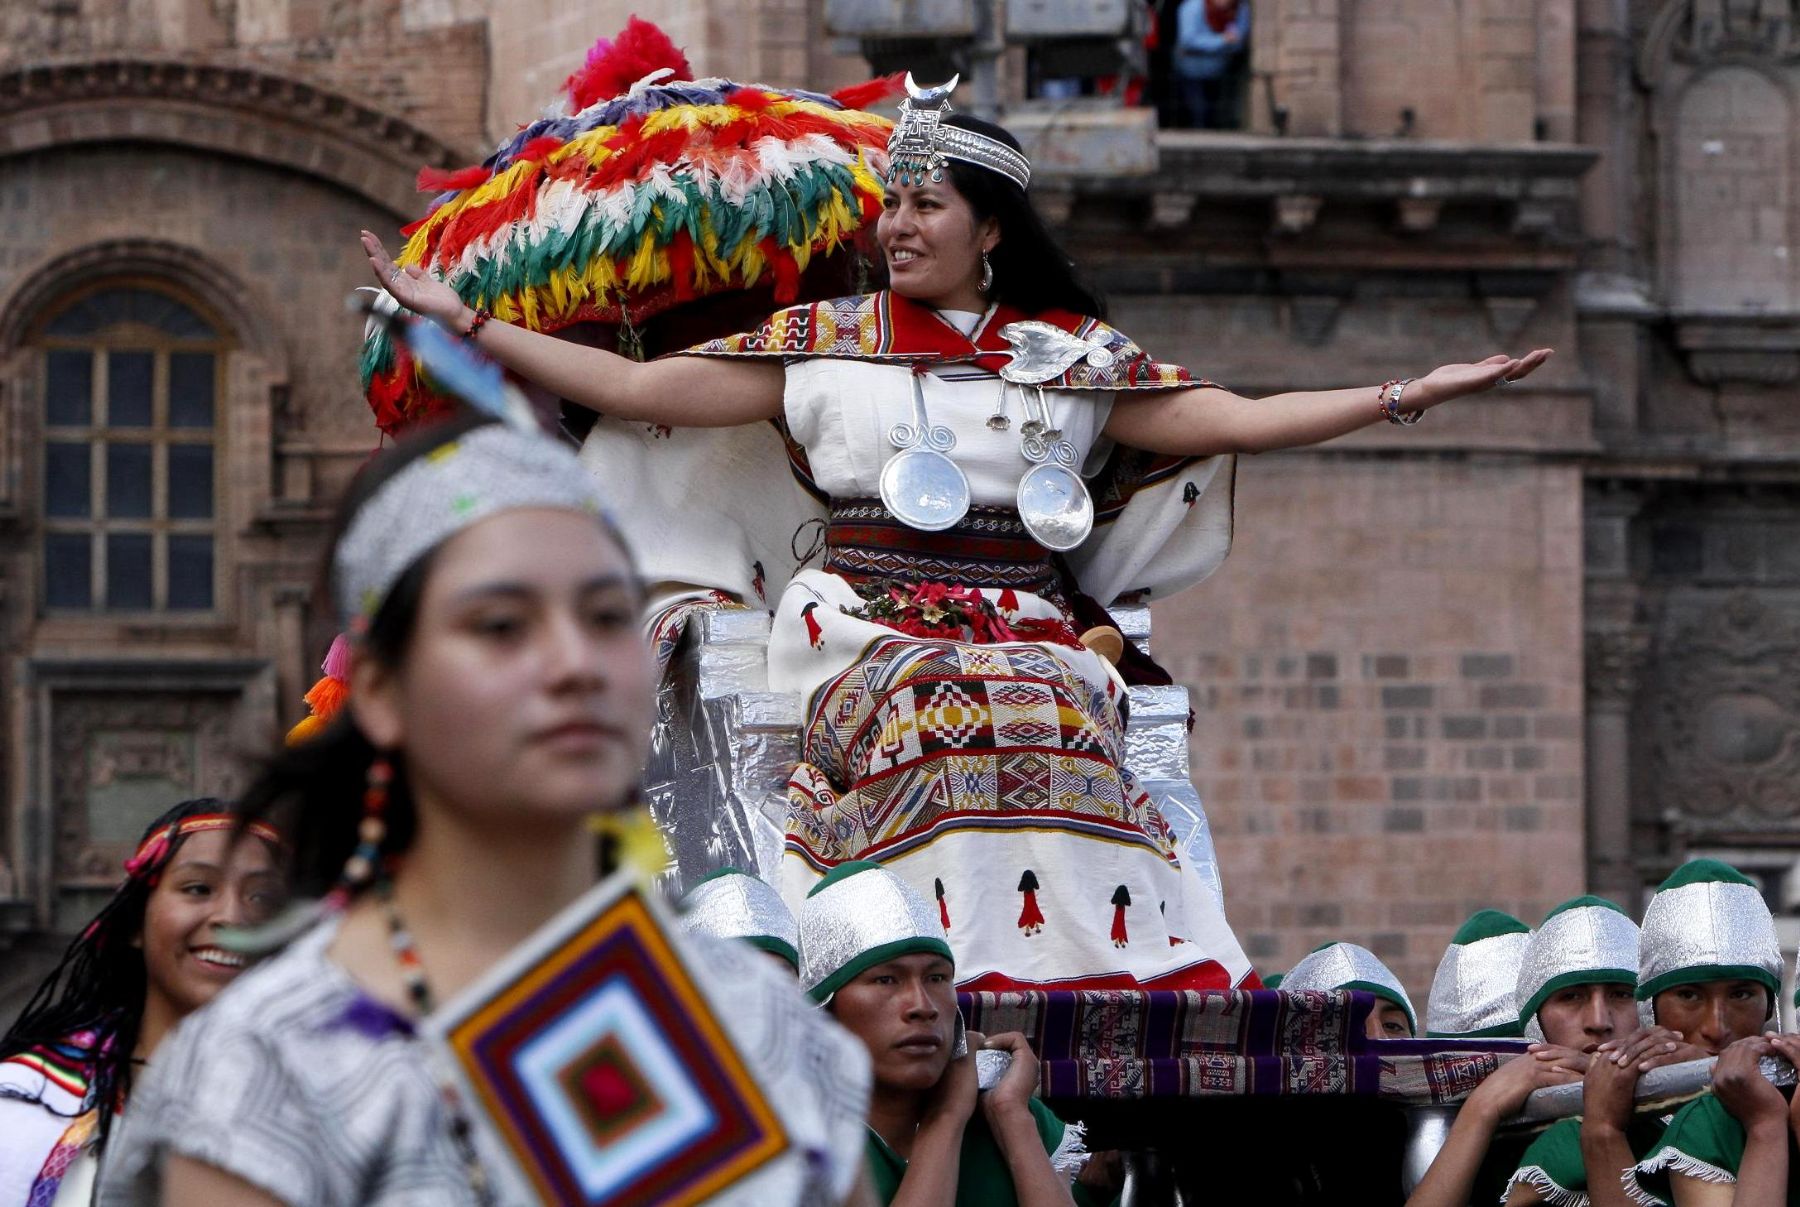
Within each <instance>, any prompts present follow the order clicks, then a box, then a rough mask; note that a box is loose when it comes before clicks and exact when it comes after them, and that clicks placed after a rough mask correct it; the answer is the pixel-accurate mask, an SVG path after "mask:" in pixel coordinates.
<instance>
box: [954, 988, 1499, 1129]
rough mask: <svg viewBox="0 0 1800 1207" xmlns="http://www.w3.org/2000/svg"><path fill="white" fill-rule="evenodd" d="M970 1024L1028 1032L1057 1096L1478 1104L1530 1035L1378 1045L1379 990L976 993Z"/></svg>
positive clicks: (968, 1012) (1051, 1093) (989, 1030)
mask: <svg viewBox="0 0 1800 1207" xmlns="http://www.w3.org/2000/svg"><path fill="white" fill-rule="evenodd" d="M959 997H960V1001H961V1004H962V1009H963V1016H964V1017H965V1018H966V1019H967V1020H968V1025H969V1029H970V1030H972V1031H980V1032H983V1033H986V1034H996V1033H999V1032H1002V1031H1020V1032H1023V1033H1024V1034H1025V1036H1026V1038H1028V1039H1029V1040H1031V1045H1032V1047H1033V1048H1034V1049H1035V1050H1036V1051H1037V1053H1038V1056H1039V1058H1040V1060H1041V1062H1042V1065H1043V1081H1042V1093H1043V1095H1044V1096H1045V1097H1046V1098H1063V1099H1068V1098H1105V1099H1133V1098H1166V1097H1198V1096H1201V1095H1214V1094H1237V1095H1242V1094H1332V1095H1378V1096H1380V1097H1382V1098H1386V1099H1391V1100H1396V1101H1399V1102H1402V1103H1407V1104H1414V1105H1424V1104H1427V1103H1448V1102H1456V1101H1460V1100H1461V1099H1462V1098H1464V1097H1467V1096H1468V1094H1469V1093H1470V1092H1471V1091H1472V1090H1474V1088H1475V1087H1476V1086H1477V1085H1479V1084H1481V1081H1482V1079H1483V1078H1485V1077H1486V1076H1487V1075H1488V1074H1489V1073H1492V1072H1493V1071H1494V1070H1495V1069H1497V1068H1499V1067H1500V1064H1501V1062H1502V1061H1505V1060H1507V1059H1510V1058H1511V1057H1513V1056H1517V1055H1520V1054H1522V1053H1523V1052H1524V1051H1525V1042H1524V1041H1523V1040H1455V1041H1451V1040H1370V1039H1366V1038H1364V1036H1363V1023H1364V1020H1365V1019H1367V1018H1368V1016H1369V1012H1370V1011H1371V1010H1373V1009H1374V1005H1375V998H1374V995H1372V994H1368V993H1363V992H1358V991H1352V992H1339V993H1313V992H1299V993H1287V992H1279V991H1271V990H1238V991H1234V992H1223V991H1219V992H1204V993H1195V992H1173V991H1170V992H1161V991H1159V992H1131V991H1124V990H1095V991H1086V992H1082V991H1070V992H1063V991H1055V992H1006V993H965V994H961V995H959Z"/></svg>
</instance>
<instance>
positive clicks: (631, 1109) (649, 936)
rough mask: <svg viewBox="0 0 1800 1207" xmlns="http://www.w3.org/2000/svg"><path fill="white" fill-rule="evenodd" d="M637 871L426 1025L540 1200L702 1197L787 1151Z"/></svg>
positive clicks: (593, 895)
mask: <svg viewBox="0 0 1800 1207" xmlns="http://www.w3.org/2000/svg"><path fill="white" fill-rule="evenodd" d="M671 929H672V928H671V927H670V926H669V924H668V923H667V922H666V920H665V919H664V918H663V917H662V915H661V913H660V910H659V909H658V907H657V906H655V905H653V904H652V903H651V902H650V901H649V899H648V897H647V895H646V894H645V893H644V891H643V890H642V889H641V888H639V887H638V886H637V885H636V884H635V883H632V881H631V877H630V876H629V875H628V874H624V875H620V876H615V877H613V878H612V879H611V880H609V881H607V882H606V883H605V884H602V885H600V886H599V887H598V888H596V889H594V890H593V891H592V892H590V893H589V894H588V895H587V896H585V897H584V898H583V899H582V900H581V901H580V902H577V904H576V905H575V906H574V907H571V909H570V910H569V911H567V912H566V913H565V914H564V915H562V916H561V917H559V918H558V919H557V920H556V921H555V922H553V923H552V924H551V926H550V927H547V928H546V930H545V931H544V932H540V935H541V937H539V938H537V939H535V940H534V941H533V942H532V943H531V944H530V945H528V947H527V948H525V949H522V950H521V951H519V952H518V953H516V954H515V956H514V957H513V958H512V959H511V960H509V961H508V962H507V964H506V965H505V966H503V967H502V968H500V969H498V970H496V972H495V973H493V974H490V975H489V976H487V977H485V978H483V980H482V981H481V982H480V983H479V984H478V985H476V986H475V987H474V988H473V989H471V990H470V991H468V992H466V993H464V994H462V995H460V996H459V997H458V998H457V1000H456V1001H455V1002H452V1003H450V1004H449V1005H448V1006H446V1007H445V1008H444V1009H443V1010H442V1011H440V1012H439V1013H438V1014H435V1015H433V1016H431V1018H430V1019H429V1020H428V1021H427V1022H426V1024H425V1025H424V1026H423V1027H422V1030H423V1031H424V1032H425V1033H427V1034H428V1035H430V1036H431V1037H432V1038H433V1039H434V1040H436V1041H438V1042H439V1043H441V1044H442V1045H443V1046H444V1047H445V1048H446V1049H447V1052H448V1055H449V1057H450V1058H451V1062H452V1064H453V1065H454V1068H455V1071H456V1073H457V1075H458V1078H459V1080H460V1082H461V1083H462V1085H463V1087H464V1091H465V1095H466V1098H465V1101H466V1102H467V1103H468V1104H469V1105H470V1106H472V1107H474V1108H476V1109H475V1110H474V1111H473V1114H474V1115H475V1116H476V1117H477V1119H478V1124H477V1125H478V1126H482V1125H485V1126H487V1127H489V1128H491V1129H492V1131H493V1133H494V1134H495V1135H496V1137H497V1138H498V1140H499V1143H498V1144H497V1146H496V1147H498V1148H500V1149H503V1150H504V1151H505V1152H506V1153H507V1155H508V1156H509V1157H510V1158H511V1159H512V1161H513V1162H514V1164H515V1166H516V1168H517V1171H518V1172H519V1173H520V1174H521V1175H522V1179H521V1180H522V1181H523V1182H525V1183H528V1184H529V1185H530V1186H531V1187H532V1189H533V1190H534V1191H535V1193H536V1196H537V1198H538V1199H539V1200H540V1201H542V1202H545V1203H577V1204H601V1203H605V1204H620V1205H624V1204H637V1203H651V1202H654V1203H671V1204H676V1203H681V1204H685V1203H697V1202H701V1201H704V1200H706V1199H708V1198H711V1197H712V1196H714V1195H716V1194H718V1193H720V1192H721V1191H722V1190H725V1189H727V1188H729V1187H730V1186H731V1184H732V1183H734V1182H736V1181H738V1180H740V1179H741V1178H743V1177H745V1176H746V1175H748V1174H749V1173H751V1172H752V1171H754V1170H756V1169H758V1168H759V1167H761V1166H762V1165H764V1164H765V1163H766V1162H768V1161H770V1160H772V1159H773V1158H775V1157H777V1156H779V1155H780V1154H781V1153H783V1152H784V1151H786V1150H787V1148H788V1145H789V1142H788V1138H787V1136H786V1134H785V1133H784V1132H783V1130H782V1127H781V1124H780V1122H779V1121H778V1120H777V1118H776V1116H775V1112H774V1110H773V1109H772V1107H771V1106H770V1105H769V1103H768V1101H767V1100H766V1098H765V1096H764V1094H763V1092H762V1090H761V1089H760V1088H759V1087H758V1085H757V1083H756V1081H755V1080H754V1078H753V1076H752V1075H751V1073H750V1071H749V1070H748V1069H747V1068H746V1066H745V1063H744V1061H743V1059H742V1057H741V1056H740V1055H739V1053H738V1052H737V1051H736V1049H735V1048H734V1047H733V1045H732V1043H731V1040H730V1038H729V1036H728V1035H727V1034H726V1033H725V1031H724V1030H723V1029H722V1027H721V1024H720V1022H719V1020H718V1018H717V1016H716V1014H715V1012H714V1006H713V1004H712V1003H711V1002H710V1001H709V1000H708V999H707V998H706V997H704V996H703V995H702V993H701V991H700V989H699V987H698V985H697V984H696V982H695V980H694V978H693V977H692V976H691V975H690V973H689V971H688V969H687V968H686V967H685V966H684V963H683V953H681V952H679V951H677V950H676V947H675V945H674V943H673V942H671V938H670V931H671Z"/></svg>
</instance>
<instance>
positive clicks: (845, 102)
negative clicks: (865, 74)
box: [831, 71, 906, 109]
mask: <svg viewBox="0 0 1800 1207" xmlns="http://www.w3.org/2000/svg"><path fill="white" fill-rule="evenodd" d="M905 86H906V77H905V76H904V75H902V74H901V73H900V72H898V71H896V72H894V74H892V75H878V76H876V77H875V78H874V79H872V80H865V81H863V82H862V83H860V84H852V85H850V86H849V87H848V88H839V89H838V90H837V91H836V92H834V93H832V94H831V99H832V100H834V101H836V102H837V103H838V104H840V105H842V106H843V107H844V108H846V109H867V108H868V107H869V106H870V105H876V104H880V103H881V102H882V101H885V100H887V99H888V98H889V97H890V96H899V95H900V90H901V89H902V88H904V87H905Z"/></svg>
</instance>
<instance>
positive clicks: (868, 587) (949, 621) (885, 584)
mask: <svg viewBox="0 0 1800 1207" xmlns="http://www.w3.org/2000/svg"><path fill="white" fill-rule="evenodd" d="M856 593H857V594H858V595H860V596H862V598H863V600H864V601H865V602H864V603H863V606H862V607H860V608H857V609H855V610H851V609H849V608H845V609H844V611H845V612H846V613H847V614H849V615H851V616H856V617H859V618H860V619H863V620H867V621H871V622H873V623H875V624H879V625H886V626H887V627H888V628H890V629H897V630H899V631H900V632H902V633H905V634H907V635H908V636H909V637H924V638H932V637H939V638H943V639H945V640H948V641H964V642H968V643H970V644H973V645H990V644H993V643H995V642H1000V641H1048V642H1053V643H1055V644H1057V645H1067V646H1075V647H1079V646H1080V645H1081V641H1080V638H1079V637H1078V635H1077V634H1076V632H1075V630H1074V629H1073V628H1072V627H1070V626H1069V625H1068V624H1067V623H1065V622H1063V621H1061V620H1047V619H1038V618H1035V617H1017V616H1015V617H1014V618H1013V619H1011V620H1008V619H1007V618H1006V617H1005V616H1004V615H1003V614H1002V613H1004V612H1012V611H1016V610H1017V608H1018V598H1017V597H1016V596H1015V595H1013V593H1012V592H1011V591H1010V590H1009V591H1003V592H1001V594H1000V602H999V605H998V606H996V605H995V603H994V602H993V601H991V600H989V599H988V597H987V596H985V595H983V594H982V593H981V592H980V591H978V590H976V589H975V588H973V587H962V586H952V585H950V584H948V583H901V582H896V581H894V580H892V579H876V580H873V581H870V582H865V583H859V584H857V587H856Z"/></svg>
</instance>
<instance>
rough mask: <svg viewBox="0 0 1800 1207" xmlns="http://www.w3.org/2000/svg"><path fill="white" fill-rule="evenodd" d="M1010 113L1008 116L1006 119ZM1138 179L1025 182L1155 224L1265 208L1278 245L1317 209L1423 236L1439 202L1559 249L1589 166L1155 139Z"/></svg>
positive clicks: (1278, 140) (1568, 148)
mask: <svg viewBox="0 0 1800 1207" xmlns="http://www.w3.org/2000/svg"><path fill="white" fill-rule="evenodd" d="M1009 116H1010V115H1009ZM1156 153H1157V166H1156V170H1155V171H1154V172H1153V173H1150V174H1138V175H1130V174H1112V175H1108V174H1103V173H1095V174H1089V175H1084V176H1079V177H1056V176H1050V175H1046V176H1045V177H1044V178H1043V179H1041V180H1035V181H1034V182H1033V188H1032V195H1033V198H1034V199H1035V200H1037V201H1038V202H1039V204H1040V205H1042V204H1045V203H1048V204H1049V205H1050V206H1051V207H1052V208H1053V209H1056V210H1061V211H1065V212H1066V211H1067V210H1068V209H1069V208H1072V202H1073V199H1075V198H1080V199H1081V200H1082V201H1084V202H1085V203H1088V204H1098V205H1107V204H1118V203H1122V202H1131V203H1135V204H1139V205H1141V206H1142V208H1143V209H1144V211H1145V216H1146V218H1147V219H1149V220H1152V221H1157V222H1160V223H1162V224H1163V225H1164V226H1165V227H1166V226H1167V225H1168V224H1170V223H1172V222H1173V221H1175V220H1176V219H1177V217H1178V216H1186V215H1189V214H1191V213H1193V212H1194V206H1195V205H1196V203H1198V204H1199V205H1200V206H1202V207H1204V206H1206V205H1207V204H1208V203H1213V204H1218V203H1227V204H1229V203H1234V202H1235V203H1249V202H1260V203H1262V204H1263V205H1266V206H1267V207H1268V209H1269V213H1270V215H1271V225H1272V226H1273V228H1274V229H1275V230H1276V232H1277V233H1279V234H1282V235H1284V236H1286V237H1288V238H1290V239H1291V238H1294V237H1296V236H1305V235H1307V234H1308V233H1309V232H1310V231H1311V230H1312V228H1313V227H1314V220H1315V219H1316V218H1317V216H1318V214H1319V213H1320V212H1321V210H1322V209H1323V210H1332V209H1334V208H1335V207H1337V206H1339V205H1350V206H1364V207H1367V206H1374V207H1377V208H1378V209H1380V210H1381V211H1382V213H1383V214H1384V215H1385V216H1386V220H1387V221H1389V222H1391V223H1393V224H1394V225H1395V226H1397V227H1398V229H1400V230H1401V231H1403V232H1404V233H1406V234H1408V235H1409V236H1411V237H1414V238H1432V237H1435V233H1436V231H1437V229H1438V223H1437V217H1438V215H1439V214H1440V213H1441V212H1442V210H1443V208H1444V206H1445V205H1447V204H1451V205H1465V206H1467V205H1469V204H1470V203H1475V204H1478V205H1480V206H1482V207H1484V209H1486V210H1491V211H1492V212H1494V213H1495V214H1496V215H1497V221H1496V226H1495V233H1497V234H1499V235H1501V236H1502V237H1504V238H1509V239H1513V240H1517V241H1520V242H1527V243H1533V244H1543V243H1548V244H1551V245H1553V246H1561V245H1562V244H1564V243H1573V242H1574V241H1576V240H1577V239H1578V237H1579V232H1580V218H1579V213H1578V203H1579V197H1580V181H1581V177H1582V175H1583V173H1585V172H1586V171H1587V170H1588V168H1589V167H1591V166H1592V165H1593V164H1594V162H1595V161H1596V160H1597V159H1598V158H1599V152H1598V151H1596V150H1593V149H1591V148H1588V147H1579V146H1572V145H1561V144H1551V143H1521V144H1490V143H1465V142H1440V141H1427V140H1421V139H1406V138H1388V139H1363V140H1357V141H1350V140H1345V139H1332V138H1285V137H1272V136H1264V135H1254V134H1220V133H1215V132H1211V131H1207V132H1197V131H1188V130H1161V131H1158V132H1157V133H1156Z"/></svg>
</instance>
